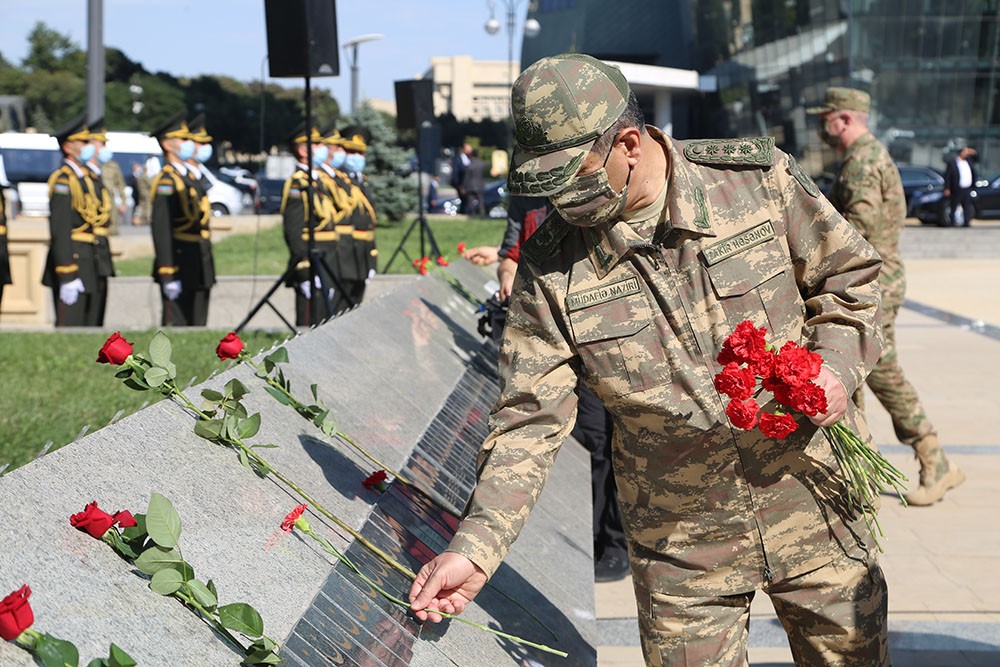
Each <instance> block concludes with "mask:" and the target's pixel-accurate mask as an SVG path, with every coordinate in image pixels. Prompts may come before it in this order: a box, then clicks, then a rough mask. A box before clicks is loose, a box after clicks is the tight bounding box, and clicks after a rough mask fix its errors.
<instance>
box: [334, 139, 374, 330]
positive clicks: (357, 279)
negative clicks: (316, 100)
mask: <svg viewBox="0 0 1000 667" xmlns="http://www.w3.org/2000/svg"><path fill="white" fill-rule="evenodd" d="M371 139H372V135H371V132H369V131H368V130H367V129H366V128H364V127H361V126H360V125H349V126H347V127H345V128H343V129H341V130H340V145H341V146H343V148H344V151H345V153H346V155H345V157H344V165H343V168H342V171H343V172H344V173H346V174H347V176H348V179H349V181H350V184H351V189H350V192H349V193H348V201H349V204H348V205H349V206H350V208H351V214H350V224H351V226H352V227H353V228H354V229H353V231H352V232H351V239H352V244H351V245H352V252H351V261H352V263H351V266H350V268H348V267H346V266H345V267H344V271H345V280H344V290H345V291H346V292H347V296H348V297H349V299H350V301H351V304H352V305H354V306H356V305H358V304H360V303H361V300H362V299H363V298H364V296H365V286H366V285H367V284H368V283H369V282H370V281H371V279H372V278H374V277H375V269H376V265H377V257H378V248H377V247H376V245H375V220H376V218H375V208H374V207H373V206H372V200H371V192H370V190H369V188H368V181H366V180H365V177H364V174H363V172H364V169H365V155H366V153H367V152H368V145H369V144H370V143H371ZM347 307H349V306H348V304H347V302H346V301H345V300H341V301H340V302H339V303H338V311H337V312H340V311H341V310H344V309H346V308H347Z"/></svg>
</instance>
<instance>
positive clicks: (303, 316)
mask: <svg viewBox="0 0 1000 667" xmlns="http://www.w3.org/2000/svg"><path fill="white" fill-rule="evenodd" d="M288 143H289V148H290V149H291V151H292V155H294V156H295V157H296V159H297V163H296V165H295V171H294V172H292V175H291V176H289V177H288V180H287V181H285V187H284V189H283V190H282V194H281V219H282V224H283V226H284V230H285V244H286V245H287V246H288V253H289V257H288V270H287V272H286V273H287V279H286V281H285V284H286V285H287V286H288V287H291V288H293V289H294V290H295V324H296V325H297V326H301V327H308V326H315V325H317V324H320V323H321V322H323V321H325V320H327V319H329V318H331V317H333V316H334V314H335V312H336V311H335V310H334V308H333V304H334V303H335V301H336V298H337V292H336V288H335V285H336V284H337V283H335V281H334V275H335V274H336V273H339V270H338V268H335V267H337V265H338V263H339V257H338V244H339V243H340V234H339V233H338V232H337V230H336V223H337V219H336V214H335V213H336V209H335V207H334V205H333V196H332V194H331V192H330V191H329V189H328V179H324V178H322V176H321V173H320V170H319V167H320V165H322V164H323V163H324V162H325V161H326V159H327V155H328V153H329V147H328V145H327V144H326V143H325V142H324V139H323V135H322V134H320V131H319V129H318V128H316V127H312V128H308V129H307V128H306V124H305V123H304V122H303V123H300V124H299V126H298V127H296V128H295V130H293V131H292V133H291V135H289V137H288ZM310 151H311V153H312V165H308V164H307V162H308V161H309V158H310V156H309V154H310ZM310 181H311V183H310ZM310 189H311V190H312V203H311V204H310V203H309V201H310V199H309V191H310ZM310 227H311V228H312V229H311V233H312V241H313V250H314V252H313V253H312V254H311V255H310V252H309V250H310V248H309V238H310Z"/></svg>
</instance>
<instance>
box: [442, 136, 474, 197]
mask: <svg viewBox="0 0 1000 667" xmlns="http://www.w3.org/2000/svg"><path fill="white" fill-rule="evenodd" d="M471 156H472V145H471V144H463V145H462V150H460V151H458V153H456V154H455V157H453V158H452V160H451V178H450V179H449V181H448V183H449V185H451V187H453V188H455V191H456V192H457V193H458V200H459V205H458V212H459V213H468V212H469V197H468V195H467V194H466V193H465V172H466V171H468V169H469V164H470V163H471V162H472V157H471Z"/></svg>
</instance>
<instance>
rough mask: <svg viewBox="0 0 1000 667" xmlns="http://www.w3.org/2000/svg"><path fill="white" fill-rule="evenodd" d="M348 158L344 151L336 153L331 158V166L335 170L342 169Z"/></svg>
mask: <svg viewBox="0 0 1000 667" xmlns="http://www.w3.org/2000/svg"><path fill="white" fill-rule="evenodd" d="M346 157H347V153H345V152H344V151H337V152H336V153H333V156H332V157H331V158H330V166H331V167H333V168H334V169H340V168H341V167H343V166H344V158H346Z"/></svg>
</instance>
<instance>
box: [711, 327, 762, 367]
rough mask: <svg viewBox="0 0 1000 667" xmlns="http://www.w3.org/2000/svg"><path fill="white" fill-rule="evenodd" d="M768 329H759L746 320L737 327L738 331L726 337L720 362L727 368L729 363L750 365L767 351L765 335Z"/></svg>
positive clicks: (719, 358)
mask: <svg viewBox="0 0 1000 667" xmlns="http://www.w3.org/2000/svg"><path fill="white" fill-rule="evenodd" d="M766 334H767V329H766V328H764V327H761V328H760V329H758V328H757V327H755V326H754V325H753V322H751V321H750V320H744V321H742V322H740V323H739V324H737V325H736V330H735V331H733V333H731V334H729V335H728V336H726V339H725V340H724V341H723V342H722V350H721V351H720V352H719V357H718V362H719V363H720V364H722V365H723V366H725V365H726V364H728V363H732V362H735V363H737V364H743V363H749V362H750V361H752V360H754V359H757V358H758V357H759V356H760V355H761V354H762V353H763V352H766V351H767V342H766V341H765V335H766Z"/></svg>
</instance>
